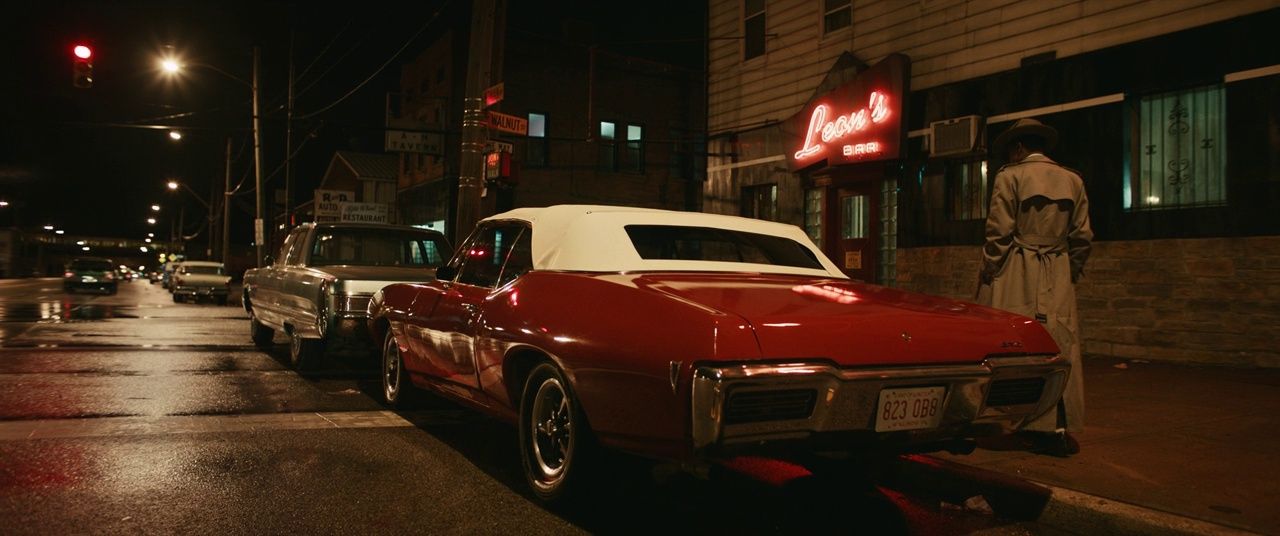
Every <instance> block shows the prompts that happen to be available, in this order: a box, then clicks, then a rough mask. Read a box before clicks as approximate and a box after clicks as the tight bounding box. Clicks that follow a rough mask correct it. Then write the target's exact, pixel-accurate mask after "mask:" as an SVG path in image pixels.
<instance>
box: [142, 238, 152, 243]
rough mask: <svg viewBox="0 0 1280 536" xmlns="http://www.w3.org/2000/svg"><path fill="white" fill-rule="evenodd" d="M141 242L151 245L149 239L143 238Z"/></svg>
mask: <svg viewBox="0 0 1280 536" xmlns="http://www.w3.org/2000/svg"><path fill="white" fill-rule="evenodd" d="M142 241H143V242H146V243H148V244H150V243H151V239H150V238H144V239H142Z"/></svg>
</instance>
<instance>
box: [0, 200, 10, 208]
mask: <svg viewBox="0 0 1280 536" xmlns="http://www.w3.org/2000/svg"><path fill="white" fill-rule="evenodd" d="M7 206H9V202H8V201H0V207H7Z"/></svg>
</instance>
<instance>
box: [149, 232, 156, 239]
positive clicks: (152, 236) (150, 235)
mask: <svg viewBox="0 0 1280 536" xmlns="http://www.w3.org/2000/svg"><path fill="white" fill-rule="evenodd" d="M155 237H156V234H155V233H147V238H155Z"/></svg>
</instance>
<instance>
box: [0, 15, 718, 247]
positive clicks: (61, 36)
mask: <svg viewBox="0 0 1280 536" xmlns="http://www.w3.org/2000/svg"><path fill="white" fill-rule="evenodd" d="M667 3H668V4H670V5H669V6H668V7H667V8H661V7H660V6H657V5H655V4H646V7H645V8H643V12H635V11H633V10H635V9H636V7H635V6H636V5H631V6H630V9H629V10H627V11H626V12H614V11H613V10H617V9H620V7H618V6H617V5H614V4H612V3H604V2H557V3H554V4H552V3H541V2H515V3H513V6H512V8H511V12H510V18H511V21H512V24H513V25H519V26H523V27H525V28H529V29H531V30H532V31H540V30H543V29H545V30H546V31H547V32H549V33H552V34H555V33H558V31H559V27H560V22H559V21H558V20H557V19H561V18H564V17H570V16H571V17H574V18H578V19H584V20H593V21H595V24H596V27H597V31H596V35H597V36H602V35H603V36H607V37H608V39H611V40H615V41H618V42H633V41H641V40H669V39H675V40H682V39H688V40H690V41H693V40H696V39H698V38H700V37H702V34H703V32H704V31H705V23H704V22H703V21H702V20H701V13H702V11H703V10H705V6H703V5H701V4H700V3H698V2H688V1H686V0H680V1H673V2H667ZM442 5H443V6H444V10H445V11H444V15H443V16H442V17H440V18H439V19H438V20H437V21H436V22H435V23H432V24H427V21H428V20H429V19H431V18H432V16H433V15H435V14H436V13H437V12H438V11H440V10H441V6H442ZM467 5H468V3H467V2H465V1H458V0H452V1H449V2H441V1H434V0H429V1H416V2H377V1H363V2H359V3H354V4H352V5H342V4H336V3H319V2H302V3H288V2H270V3H267V2H262V3H259V2H254V3H239V2H216V3H215V2H190V1H167V2H31V3H29V4H28V5H27V6H22V5H19V4H9V6H6V7H5V8H4V9H5V14H4V16H3V17H0V18H2V19H3V22H0V25H3V26H0V30H2V31H3V32H4V35H5V42H6V43H8V46H9V50H7V51H6V53H5V54H3V55H2V57H0V61H3V64H0V65H2V66H3V70H4V73H5V76H4V77H3V80H0V199H3V200H5V201H8V202H9V203H10V206H9V207H6V208H4V209H0V225H2V226H10V225H17V226H19V227H21V228H23V229H38V228H39V227H40V226H42V225H47V224H48V225H56V226H58V227H59V228H63V229H66V230H67V233H69V234H72V235H93V236H117V237H127V238H141V237H142V236H145V234H146V233H147V232H149V231H154V232H156V234H157V236H167V233H168V231H169V228H170V220H169V219H168V218H170V217H176V212H177V210H176V208H177V207H178V206H179V204H180V203H181V204H183V205H185V207H186V221H187V224H188V225H187V232H188V233H190V232H193V231H195V230H196V229H198V228H199V223H200V222H201V221H202V220H203V218H204V214H205V209H204V207H203V205H201V204H200V203H199V202H198V201H196V200H194V199H193V198H192V196H191V195H190V194H189V193H183V194H181V195H179V194H175V193H171V192H169V191H168V190H167V189H166V188H165V182H166V180H167V179H169V178H175V179H178V180H181V181H183V182H184V183H186V184H188V185H190V187H191V188H192V189H194V190H195V191H196V192H199V194H200V196H201V197H204V198H206V199H207V198H208V197H209V196H210V194H211V193H213V191H212V189H214V188H216V189H218V192H217V193H218V194H220V192H221V184H222V181H223V159H224V150H225V140H226V138H227V137H228V136H230V137H231V138H232V140H233V145H232V148H233V157H238V158H237V159H236V160H235V162H234V163H233V165H232V182H233V187H234V185H235V184H236V183H239V182H240V180H241V179H242V178H245V177H247V180H246V181H245V186H244V188H242V190H241V191H247V190H248V189H249V188H252V185H253V177H252V175H251V174H249V173H251V166H252V145H251V139H250V136H249V134H250V130H249V129H250V117H251V112H250V110H251V108H250V91H249V89H248V88H247V87H246V86H244V85H242V84H241V83H239V82H236V81H234V80H232V79H230V78H228V77H225V76H223V75H221V74H218V73H216V72H214V71H212V70H209V69H205V68H199V67H188V68H187V69H186V70H185V72H184V73H183V75H182V76H181V77H179V78H178V79H174V78H172V77H169V76H166V75H165V74H164V73H163V72H161V71H160V69H159V66H158V61H159V58H160V57H161V56H162V55H163V54H164V53H165V51H167V50H172V51H173V52H175V53H177V55H179V56H181V57H182V58H183V59H184V60H185V61H186V62H187V63H206V64H210V65H213V66H215V67H217V68H219V69H222V70H224V71H227V72H228V73H230V74H232V75H234V76H237V77H239V78H242V79H245V80H248V79H249V78H250V76H251V62H252V47H253V45H255V44H257V45H259V46H261V48H262V62H263V63H262V72H261V84H262V88H263V89H262V95H263V106H262V109H263V116H264V119H263V146H264V163H263V172H264V175H270V177H269V179H268V182H267V186H266V187H265V188H264V189H266V190H267V191H268V192H270V190H271V189H272V188H282V187H283V184H284V173H283V171H282V170H280V171H277V170H278V169H280V168H281V166H282V164H283V161H284V140H285V132H284V131H285V113H284V102H285V94H286V87H287V80H288V64H289V50H290V35H291V33H292V36H293V49H294V52H293V57H294V64H295V69H296V70H297V72H298V73H299V74H300V75H301V76H300V77H299V79H298V81H297V82H296V84H295V88H296V91H297V92H298V96H297V99H296V104H295V108H296V115H297V116H306V115H310V114H313V113H315V112H317V111H318V110H321V109H322V108H325V107H327V106H329V105H331V104H332V103H334V102H335V101H337V100H338V99H339V98H340V97H342V96H343V95H344V94H346V93H348V92H349V91H351V90H352V89H353V88H355V87H356V86H357V84H360V83H361V82H363V81H365V80H366V79H370V77H371V75H374V73H375V71H377V69H378V67H379V66H380V65H382V64H383V63H384V62H386V61H387V60H388V59H391V58H392V57H393V56H394V55H395V53H396V51H397V50H398V49H400V48H401V47H405V45H406V43H408V46H407V47H405V50H404V52H403V53H401V54H400V55H398V56H394V57H395V59H394V61H392V62H391V64H390V65H389V66H388V67H387V68H386V69H385V70H383V71H382V72H381V73H379V74H377V75H376V76H373V77H372V79H370V80H369V82H368V83H367V84H365V85H364V86H363V87H361V89H359V90H358V91H356V92H355V93H354V94H352V95H351V96H350V97H349V98H347V99H346V100H343V101H342V102H341V103H339V104H337V105H336V106H333V107H332V108H330V109H328V110H326V111H323V112H321V113H318V114H316V115H314V116H313V117H309V118H307V119H303V120H299V121H296V122H295V124H294V148H295V150H297V151H298V154H297V157H296V158H295V160H294V165H295V168H294V177H295V185H296V188H297V189H298V191H299V192H303V193H300V194H298V195H296V196H295V202H297V201H301V200H305V199H306V198H307V194H306V192H310V190H311V189H313V188H315V186H316V185H317V184H318V183H319V180H320V178H321V176H322V175H323V173H324V171H325V168H326V167H327V165H328V163H329V160H330V159H331V157H332V155H333V152H334V151H335V150H338V149H354V150H366V151H372V152H381V149H382V130H381V129H382V126H383V117H382V115H383V107H384V101H385V98H386V93H387V92H388V91H394V90H395V88H396V86H397V84H398V80H399V76H400V65H401V64H403V63H405V62H408V61H409V60H411V59H413V58H414V57H416V56H417V54H418V53H419V52H421V50H423V49H424V48H425V47H426V46H428V45H429V44H430V43H431V42H432V40H433V39H434V38H435V36H436V35H438V32H439V31H442V30H444V29H445V28H444V26H445V24H446V21H448V20H449V13H451V12H455V11H458V10H462V11H461V12H463V13H465V10H466V7H467ZM15 6H16V7H15ZM552 6H554V7H552ZM424 27H425V29H424ZM419 30H422V32H421V33H420V34H419V35H418V37H417V38H416V39H410V38H411V36H413V35H414V34H415V32H418V31H419ZM80 43H87V44H89V45H90V46H92V47H93V50H94V57H93V65H94V84H93V87H92V88H90V89H77V88H75V87H73V85H72V76H71V75H72V63H73V57H72V48H73V47H74V46H75V45H76V44H80ZM605 44H606V45H608V43H605ZM701 47H702V45H701V43H697V42H687V43H682V44H672V45H649V46H646V45H639V46H636V45H632V46H630V47H629V49H628V47H618V48H620V49H621V51H623V52H628V53H633V54H636V55H644V56H649V57H653V58H655V59H660V60H665V61H672V62H678V63H682V64H684V65H687V66H690V67H694V68H698V67H701V65H702V57H701V50H702V48H701ZM304 71H305V74H303V73H304ZM154 126H166V127H167V126H172V127H176V128H178V129H180V130H181V131H182V132H183V133H184V134H185V137H184V138H183V139H182V140H181V141H179V142H173V141H171V140H170V139H169V137H168V130H164V129H155V128H147V127H154ZM303 140H305V145H303V146H302V148H301V149H300V150H299V149H298V143H300V142H302V141H303ZM273 172H274V174H273ZM215 183H216V186H215ZM237 199H238V201H237V203H236V204H234V205H233V207H235V208H233V211H232V220H231V221H232V238H233V240H234V241H235V242H237V243H247V242H248V240H249V235H250V233H251V229H252V228H251V225H252V216H251V212H252V202H253V198H252V196H251V195H241V196H239V197H237ZM153 203H159V204H161V205H163V206H164V210H163V211H162V215H161V216H160V222H159V224H158V225H157V226H155V227H154V228H153V227H151V226H149V225H148V224H147V223H146V221H145V220H146V218H147V217H148V216H150V215H151V211H150V208H149V207H150V205H152V204H153ZM202 236H203V235H202Z"/></svg>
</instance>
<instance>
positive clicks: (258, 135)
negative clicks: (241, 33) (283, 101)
mask: <svg viewBox="0 0 1280 536" xmlns="http://www.w3.org/2000/svg"><path fill="white" fill-rule="evenodd" d="M260 55H261V50H260V49H259V47H257V46H254V47H253V84H252V87H251V88H250V89H252V90H253V184H254V188H253V197H254V201H255V203H254V204H255V205H256V206H257V211H256V212H255V215H254V220H253V243H254V244H256V245H257V247H258V251H257V261H256V265H257V266H258V267H259V268H261V267H262V243H263V242H265V241H266V239H267V225H266V222H265V221H263V219H262V128H261V121H262V116H261V115H260V114H259V113H258V101H259V100H260V99H259V98H258V93H259V87H258V64H259V56H260Z"/></svg>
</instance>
